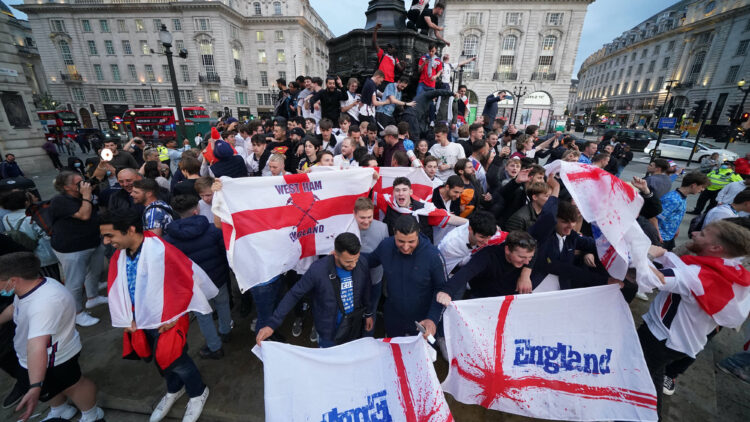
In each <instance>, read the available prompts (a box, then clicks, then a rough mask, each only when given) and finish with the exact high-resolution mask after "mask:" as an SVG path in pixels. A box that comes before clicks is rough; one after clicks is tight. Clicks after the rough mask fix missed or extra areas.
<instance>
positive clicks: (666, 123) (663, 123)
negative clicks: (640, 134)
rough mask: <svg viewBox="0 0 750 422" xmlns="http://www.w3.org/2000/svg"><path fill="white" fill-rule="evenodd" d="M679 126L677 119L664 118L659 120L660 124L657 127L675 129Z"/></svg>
mask: <svg viewBox="0 0 750 422" xmlns="http://www.w3.org/2000/svg"><path fill="white" fill-rule="evenodd" d="M676 125H677V118H676V117H662V118H660V119H659V124H658V125H657V126H656V128H657V129H674V128H675V126H676Z"/></svg>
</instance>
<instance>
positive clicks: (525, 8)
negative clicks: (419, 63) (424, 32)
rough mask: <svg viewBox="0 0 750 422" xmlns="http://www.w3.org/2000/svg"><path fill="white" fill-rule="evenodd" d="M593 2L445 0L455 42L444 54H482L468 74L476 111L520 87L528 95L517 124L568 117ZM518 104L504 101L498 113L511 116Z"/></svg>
mask: <svg viewBox="0 0 750 422" xmlns="http://www.w3.org/2000/svg"><path fill="white" fill-rule="evenodd" d="M592 2H593V0H572V1H566V2H558V1H497V0H445V1H444V3H445V4H446V10H445V17H444V19H443V20H441V22H440V24H441V25H444V26H445V34H444V37H445V39H446V40H447V41H448V42H450V43H451V45H450V46H449V47H445V48H443V53H446V52H448V53H450V56H451V62H452V63H454V64H455V63H458V62H460V61H463V60H465V59H467V58H469V57H474V56H476V57H477V60H476V61H474V62H471V63H469V64H468V65H466V66H465V67H464V72H463V75H462V81H463V83H464V84H465V85H467V87H468V89H469V90H470V92H469V94H470V95H469V99H470V107H471V113H472V115H473V114H475V113H481V111H482V107H483V106H484V102H485V98H486V97H487V95H489V94H491V93H492V92H494V91H497V90H501V89H504V90H509V91H512V90H513V89H514V87H516V86H519V87H523V88H525V89H526V92H527V94H526V95H525V96H524V97H522V98H521V100H520V104H519V107H518V113H517V116H516V117H517V118H514V120H515V123H516V124H518V125H521V126H524V125H530V124H535V125H539V126H540V127H541V128H543V129H544V128H547V127H548V126H549V125H551V124H552V123H553V121H554V120H556V119H563V112H564V110H565V107H566V104H567V102H568V91H569V89H570V80H571V76H572V74H573V64H574V62H575V58H576V52H577V51H578V42H579V40H580V37H581V29H582V27H583V20H584V18H585V16H586V9H587V7H588V5H589V4H591V3H592ZM455 78H456V79H457V78H458V76H456V77H455ZM456 85H457V83H456ZM521 91H523V90H521ZM514 106H515V104H514V100H504V101H502V102H501V103H500V107H501V108H500V111H499V113H498V117H501V116H505V117H510V114H511V110H513V108H514Z"/></svg>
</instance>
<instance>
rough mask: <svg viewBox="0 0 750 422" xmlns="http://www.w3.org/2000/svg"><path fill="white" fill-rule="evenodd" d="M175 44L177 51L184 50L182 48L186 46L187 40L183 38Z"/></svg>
mask: <svg viewBox="0 0 750 422" xmlns="http://www.w3.org/2000/svg"><path fill="white" fill-rule="evenodd" d="M174 45H175V48H176V49H177V51H182V49H183V48H185V42H184V41H182V40H177V41H175V43H174Z"/></svg>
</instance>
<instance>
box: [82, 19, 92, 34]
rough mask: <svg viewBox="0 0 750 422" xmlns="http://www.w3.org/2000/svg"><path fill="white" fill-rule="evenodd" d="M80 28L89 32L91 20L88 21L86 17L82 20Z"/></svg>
mask: <svg viewBox="0 0 750 422" xmlns="http://www.w3.org/2000/svg"><path fill="white" fill-rule="evenodd" d="M81 29H82V30H83V32H91V22H89V20H88V19H84V20H82V21H81Z"/></svg>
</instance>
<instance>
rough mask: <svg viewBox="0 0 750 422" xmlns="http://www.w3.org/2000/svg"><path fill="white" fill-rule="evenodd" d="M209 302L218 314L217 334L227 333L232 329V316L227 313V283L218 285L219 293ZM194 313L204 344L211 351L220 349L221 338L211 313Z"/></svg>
mask: <svg viewBox="0 0 750 422" xmlns="http://www.w3.org/2000/svg"><path fill="white" fill-rule="evenodd" d="M209 302H211V305H213V308H214V309H215V310H216V313H217V314H218V315H219V334H229V331H230V330H231V329H232V327H231V325H230V324H231V323H232V316H231V315H230V313H229V286H228V283H225V284H224V285H223V286H221V287H219V293H218V294H217V295H216V297H214V298H213V299H211V300H210V301H209ZM194 313H195V319H197V320H198V327H200V329H201V333H202V334H203V338H205V339H206V345H207V346H208V348H209V349H210V350H211V351H212V352H215V351H217V350H219V349H221V338H220V337H219V334H217V333H216V326H215V325H214V318H213V315H211V314H210V313H209V314H201V313H198V312H194Z"/></svg>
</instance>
